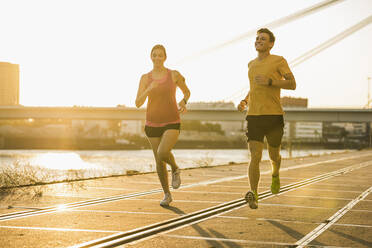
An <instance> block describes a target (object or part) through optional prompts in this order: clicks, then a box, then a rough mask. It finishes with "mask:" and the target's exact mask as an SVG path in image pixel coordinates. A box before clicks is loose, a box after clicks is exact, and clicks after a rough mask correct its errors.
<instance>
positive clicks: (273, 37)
mask: <svg viewBox="0 0 372 248" xmlns="http://www.w3.org/2000/svg"><path fill="white" fill-rule="evenodd" d="M261 33H266V34H268V35H269V37H270V42H275V36H274V34H273V32H271V31H270V30H269V29H267V28H261V29H259V30H258V31H257V34H261Z"/></svg>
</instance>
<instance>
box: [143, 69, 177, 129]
mask: <svg viewBox="0 0 372 248" xmlns="http://www.w3.org/2000/svg"><path fill="white" fill-rule="evenodd" d="M152 81H157V82H159V86H158V87H156V88H154V89H152V90H151V92H150V94H149V95H148V100H147V109H146V125H147V126H151V127H163V126H165V125H168V124H175V123H180V115H179V113H178V107H177V101H176V89H177V87H176V84H175V83H174V82H173V80H172V74H171V70H169V69H168V72H167V73H166V75H165V76H164V77H163V78H162V79H157V80H154V79H153V78H152V71H151V72H149V73H148V84H147V85H149V84H150V83H151V82H152Z"/></svg>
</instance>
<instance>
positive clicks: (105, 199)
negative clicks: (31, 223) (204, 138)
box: [0, 154, 369, 222]
mask: <svg viewBox="0 0 372 248" xmlns="http://www.w3.org/2000/svg"><path fill="white" fill-rule="evenodd" d="M364 156H369V154H367V155H364ZM364 156H362V157H364ZM359 157H360V156H359ZM353 158H355V156H351V157H345V158H342V159H340V160H348V159H353ZM333 161H334V160H325V161H320V162H319V163H328V162H333ZM317 164H318V163H317ZM314 165H315V164H314ZM290 169H291V168H286V170H290ZM293 169H297V168H293ZM237 178H238V177H228V178H222V179H220V180H211V181H207V182H200V183H195V184H189V185H184V186H182V187H181V188H190V187H194V186H199V185H205V184H206V183H208V184H210V183H217V182H219V181H223V180H225V179H229V180H234V179H237ZM160 192H162V189H154V190H149V191H144V192H136V193H130V194H125V195H117V196H110V197H103V198H97V199H91V200H84V201H78V202H73V203H66V204H60V205H57V206H50V207H44V208H39V209H32V210H26V211H21V212H14V213H8V214H3V215H0V222H1V221H7V220H12V219H18V218H24V217H31V216H36V215H41V214H48V213H53V212H59V211H66V210H69V209H73V208H79V207H84V206H90V205H96V204H102V203H107V202H113V201H119V200H124V199H128V198H134V197H139V196H145V195H151V194H154V193H160Z"/></svg>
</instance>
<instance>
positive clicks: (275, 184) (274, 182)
mask: <svg viewBox="0 0 372 248" xmlns="http://www.w3.org/2000/svg"><path fill="white" fill-rule="evenodd" d="M279 190H280V178H279V175H277V176H272V177H271V193H273V194H278V193H279Z"/></svg>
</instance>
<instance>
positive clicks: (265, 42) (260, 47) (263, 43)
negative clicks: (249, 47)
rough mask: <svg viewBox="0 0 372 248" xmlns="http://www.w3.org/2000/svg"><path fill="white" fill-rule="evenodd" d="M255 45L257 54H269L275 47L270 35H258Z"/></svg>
mask: <svg viewBox="0 0 372 248" xmlns="http://www.w3.org/2000/svg"><path fill="white" fill-rule="evenodd" d="M254 45H255V47H256V51H257V52H267V51H270V49H271V48H272V47H273V46H274V42H271V41H270V36H269V34H267V33H258V34H257V37H256V42H255V43H254Z"/></svg>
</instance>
